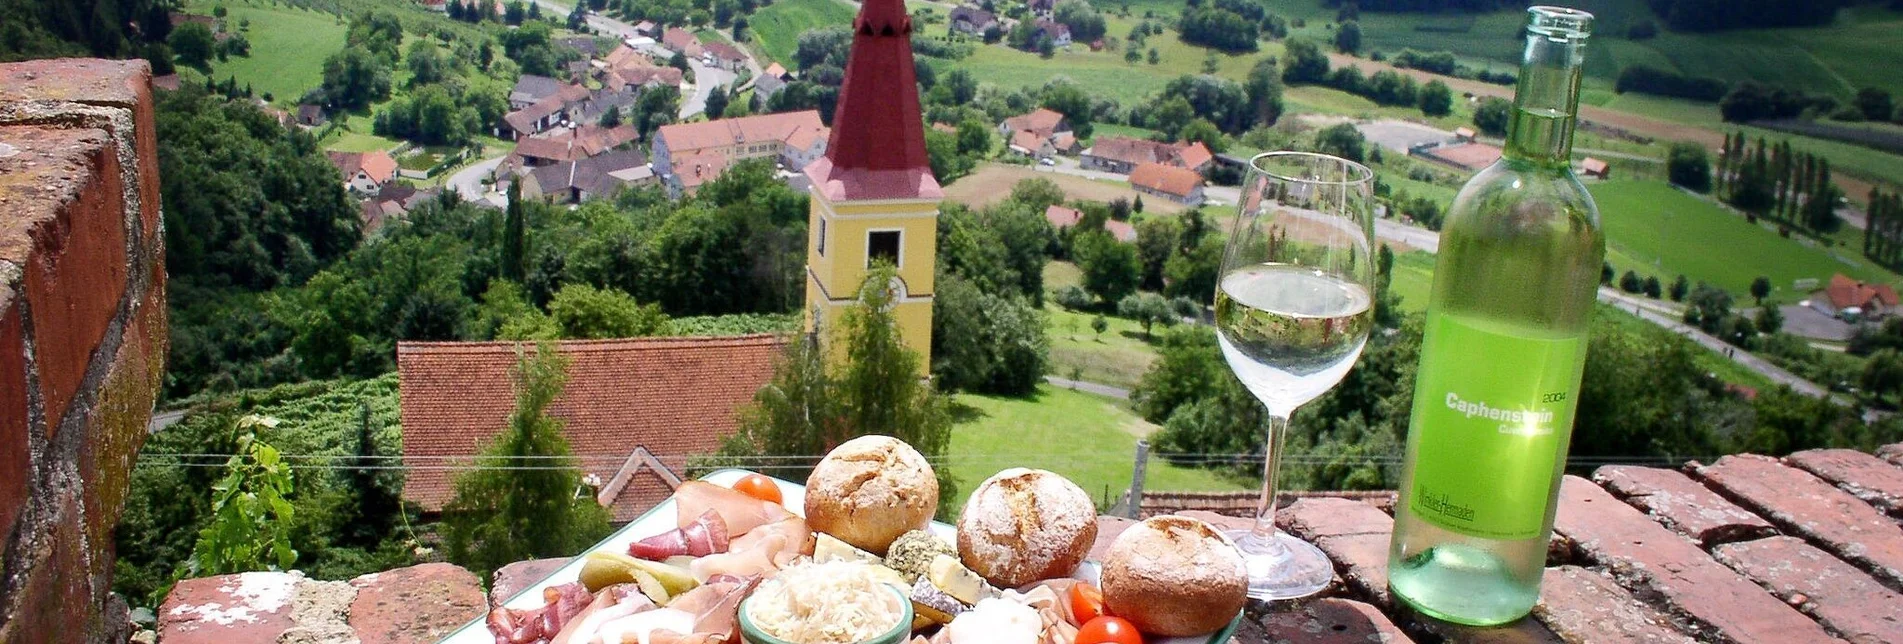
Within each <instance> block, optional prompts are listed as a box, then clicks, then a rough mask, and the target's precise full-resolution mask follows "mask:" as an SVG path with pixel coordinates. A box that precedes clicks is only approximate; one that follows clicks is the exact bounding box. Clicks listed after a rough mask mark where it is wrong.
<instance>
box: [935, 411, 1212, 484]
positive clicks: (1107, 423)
mask: <svg viewBox="0 0 1903 644" xmlns="http://www.w3.org/2000/svg"><path fill="white" fill-rule="evenodd" d="M955 400H956V401H957V402H958V403H960V404H962V405H964V406H966V407H969V408H971V410H972V411H974V412H975V413H974V415H975V418H970V419H968V420H966V421H964V422H960V423H958V424H957V425H954V426H953V427H952V438H951V447H950V448H949V449H947V450H946V453H947V454H951V455H952V456H951V457H950V462H949V466H950V468H951V472H952V475H953V476H955V477H956V478H957V479H958V499H957V501H956V505H955V506H954V507H964V502H965V497H967V496H969V495H970V494H971V490H972V489H974V488H976V487H978V484H979V483H982V482H984V480H985V479H987V478H990V477H991V475H993V474H996V473H998V472H999V471H1000V470H1003V469H1005V468H1010V467H1035V468H1039V469H1046V470H1050V471H1053V472H1056V473H1058V474H1062V475H1064V477H1065V478H1069V479H1070V480H1071V481H1073V482H1075V483H1077V486H1078V487H1081V488H1083V490H1084V492H1086V493H1088V494H1090V496H1091V498H1093V499H1097V500H1098V503H1099V504H1100V505H1099V509H1104V508H1106V507H1108V503H1114V502H1115V501H1116V498H1117V497H1118V496H1120V495H1121V494H1122V492H1123V491H1124V490H1125V489H1128V488H1129V486H1130V474H1131V470H1132V466H1133V461H1134V459H1135V456H1136V442H1137V438H1139V437H1142V436H1147V435H1148V434H1149V433H1150V432H1151V431H1153V430H1154V429H1155V426H1154V425H1150V424H1149V423H1146V422H1143V419H1141V418H1138V417H1137V416H1136V415H1135V414H1133V413H1131V412H1130V411H1129V410H1127V409H1125V408H1123V407H1122V406H1120V405H1119V404H1118V403H1119V402H1120V401H1116V400H1112V399H1109V398H1103V397H1100V396H1095V395H1091V394H1086V393H1079V392H1075V391H1071V390H1068V389H1062V388H1058V387H1052V386H1048V385H1046V386H1043V387H1039V388H1038V392H1037V393H1036V394H1034V395H1033V396H1031V397H1029V398H995V397H988V396H974V395H959V396H957V397H956V398H955ZM1145 487H1146V488H1148V489H1151V490H1172V491H1179V490H1180V491H1191V490H1201V491H1210V490H1245V489H1248V488H1249V485H1248V484H1247V483H1243V482H1239V481H1230V480H1228V479H1225V478H1223V477H1221V476H1219V475H1217V474H1216V473H1214V472H1210V471H1206V470H1197V469H1190V468H1183V467H1177V466H1174V465H1170V464H1168V463H1165V462H1163V461H1162V460H1161V459H1152V460H1151V461H1150V464H1149V472H1148V476H1147V480H1146V483H1145ZM1106 497H1107V498H1108V503H1106V502H1105V499H1106Z"/></svg>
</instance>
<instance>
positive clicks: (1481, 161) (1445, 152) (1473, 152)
mask: <svg viewBox="0 0 1903 644" xmlns="http://www.w3.org/2000/svg"><path fill="white" fill-rule="evenodd" d="M1409 153H1411V154H1413V155H1414V156H1417V157H1420V158H1423V159H1427V160H1428V161H1433V162H1435V163H1439V164H1441V165H1444V166H1447V167H1450V168H1453V169H1455V170H1462V171H1466V172H1475V171H1478V170H1480V169H1482V168H1485V167H1487V166H1490V165H1493V162H1495V161H1499V160H1500V148H1499V146H1493V145H1487V144H1485V143H1473V142H1468V143H1458V142H1457V143H1450V144H1443V145H1423V146H1418V147H1415V148H1413V149H1411V150H1409Z"/></svg>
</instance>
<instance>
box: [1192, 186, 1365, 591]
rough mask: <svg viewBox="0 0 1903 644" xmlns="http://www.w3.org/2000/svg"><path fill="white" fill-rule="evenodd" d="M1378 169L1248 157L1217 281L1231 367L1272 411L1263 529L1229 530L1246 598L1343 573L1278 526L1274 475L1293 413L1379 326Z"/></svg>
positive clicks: (1343, 369)
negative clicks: (1242, 566)
mask: <svg viewBox="0 0 1903 644" xmlns="http://www.w3.org/2000/svg"><path fill="white" fill-rule="evenodd" d="M1373 190H1374V172H1373V171H1370V170H1369V169H1368V167H1367V166H1364V165H1361V164H1359V163H1355V162H1353V161H1349V160H1346V159H1342V158H1339V157H1333V156H1328V155H1325V154H1311V153H1307V152H1271V153H1267V154H1261V155H1257V156H1256V157H1255V158H1253V159H1250V160H1249V172H1248V177H1247V180H1245V181H1244V182H1243V185H1242V193H1241V198H1240V199H1238V200H1237V201H1238V207H1237V212H1236V220H1235V225H1234V227H1233V230H1231V232H1230V235H1229V246H1228V249H1227V250H1226V251H1225V252H1224V253H1223V261H1222V279H1221V282H1220V283H1219V284H1218V285H1217V287H1216V331H1217V338H1218V340H1219V341H1220V343H1221V345H1222V355H1223V358H1224V359H1225V360H1227V361H1228V362H1229V368H1230V370H1232V371H1234V372H1235V373H1236V378H1238V379H1240V380H1241V381H1242V384H1243V385H1244V386H1245V387H1247V388H1248V390H1249V393H1251V394H1253V395H1254V396H1255V397H1256V399H1257V400H1260V401H1262V404H1263V405H1264V406H1266V407H1267V411H1268V417H1269V418H1268V432H1269V435H1268V445H1267V451H1266V453H1265V458H1264V459H1263V460H1264V463H1263V471H1262V497H1261V500H1260V501H1259V505H1258V506H1257V509H1256V520H1255V528H1254V529H1252V530H1236V531H1233V532H1231V533H1230V537H1231V538H1233V539H1234V540H1235V542H1236V545H1237V546H1238V547H1239V548H1241V550H1242V554H1243V558H1244V559H1245V560H1246V561H1247V563H1248V568H1249V596H1250V597H1254V598H1256V599H1262V600H1274V599H1292V598H1296V597H1303V596H1307V595H1311V594H1314V593H1316V592H1319V591H1321V590H1322V589H1323V588H1326V587H1328V584H1329V582H1330V581H1331V580H1333V579H1334V575H1335V571H1334V567H1333V566H1332V565H1331V564H1330V563H1329V562H1328V557H1327V556H1326V555H1323V554H1322V551H1321V550H1320V549H1318V548H1316V547H1315V546H1313V545H1311V544H1309V543H1308V542H1306V541H1302V540H1301V539H1297V538H1295V537H1293V536H1290V535H1289V534H1287V533H1284V532H1282V531H1280V530H1277V529H1276V527H1275V473H1276V468H1277V466H1278V465H1279V464H1280V462H1281V460H1282V451H1283V448H1284V446H1285V445H1286V442H1287V436H1288V421H1289V416H1290V415H1292V414H1294V413H1295V409H1296V408H1297V407H1300V406H1302V405H1303V404H1305V403H1307V402H1308V401H1310V400H1314V399H1315V398H1316V397H1317V396H1320V395H1322V394H1323V393H1325V392H1327V391H1328V390H1329V389H1332V388H1334V386H1335V385H1336V384H1337V383H1340V382H1341V378H1342V376H1345V375H1347V373H1348V369H1349V368H1351V367H1353V366H1354V364H1355V359H1357V358H1359V357H1361V349H1362V347H1364V346H1365V345H1366V344H1367V342H1368V331H1369V329H1370V328H1371V327H1373V326H1374V295H1373V294H1374V274H1375V260H1374V254H1373V252H1372V251H1371V247H1372V245H1373V239H1374V217H1373V206H1372V203H1371V202H1372V197H1373Z"/></svg>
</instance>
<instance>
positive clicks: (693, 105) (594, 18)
mask: <svg viewBox="0 0 1903 644" xmlns="http://www.w3.org/2000/svg"><path fill="white" fill-rule="evenodd" d="M534 2H535V3H536V4H539V5H542V7H543V9H545V10H548V11H557V12H560V13H558V14H557V15H562V16H566V15H568V12H569V11H570V8H569V7H567V6H563V5H559V4H556V3H554V2H550V1H549V0H534ZM588 26H589V27H591V28H593V29H594V30H595V31H597V32H600V33H604V34H610V35H613V36H615V37H617V38H621V39H623V40H626V39H629V38H634V37H636V36H637V35H638V34H636V33H635V32H634V25H630V24H628V23H625V22H622V21H619V20H615V19H614V18H610V17H608V16H604V15H599V14H596V13H592V12H591V13H589V14H588ZM643 50H644V51H646V52H647V53H649V54H652V55H656V56H662V57H668V56H673V55H674V52H672V51H668V50H667V49H665V48H663V47H661V46H660V45H653V44H650V45H644V46H643ZM747 56H748V58H747V66H748V67H749V68H752V69H753V70H755V73H756V74H758V73H759V72H758V70H759V69H760V65H759V63H757V62H754V61H753V59H752V54H748V55H747ZM687 66H688V67H691V68H693V70H694V83H693V85H691V86H686V87H683V88H682V89H683V91H684V92H691V93H684V94H683V95H682V96H681V113H680V117H681V118H682V119H686V118H687V117H690V116H693V115H695V114H699V113H701V112H703V111H706V110H707V96H708V95H709V94H712V93H713V90H714V88H716V87H721V86H725V85H727V84H729V83H732V82H733V80H734V73H733V72H730V71H727V70H724V69H720V68H718V67H714V66H711V65H708V64H706V63H703V62H701V60H700V59H699V58H690V59H688V61H687Z"/></svg>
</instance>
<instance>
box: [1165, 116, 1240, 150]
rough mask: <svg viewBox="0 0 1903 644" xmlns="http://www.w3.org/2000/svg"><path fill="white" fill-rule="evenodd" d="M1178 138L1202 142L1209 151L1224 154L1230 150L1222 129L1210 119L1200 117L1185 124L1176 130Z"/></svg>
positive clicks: (1179, 139)
mask: <svg viewBox="0 0 1903 644" xmlns="http://www.w3.org/2000/svg"><path fill="white" fill-rule="evenodd" d="M1176 140H1178V141H1182V142H1185V143H1191V142H1196V143H1202V144H1203V146H1204V147H1207V148H1209V151H1210V152H1212V153H1215V154H1222V153H1224V152H1227V151H1229V144H1228V142H1227V139H1226V138H1225V137H1224V136H1223V135H1222V129H1221V128H1218V127H1216V124H1215V123H1210V122H1209V119H1201V118H1199V119H1196V120H1194V121H1190V122H1189V124H1187V125H1184V126H1183V128H1182V129H1180V130H1177V131H1176Z"/></svg>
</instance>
